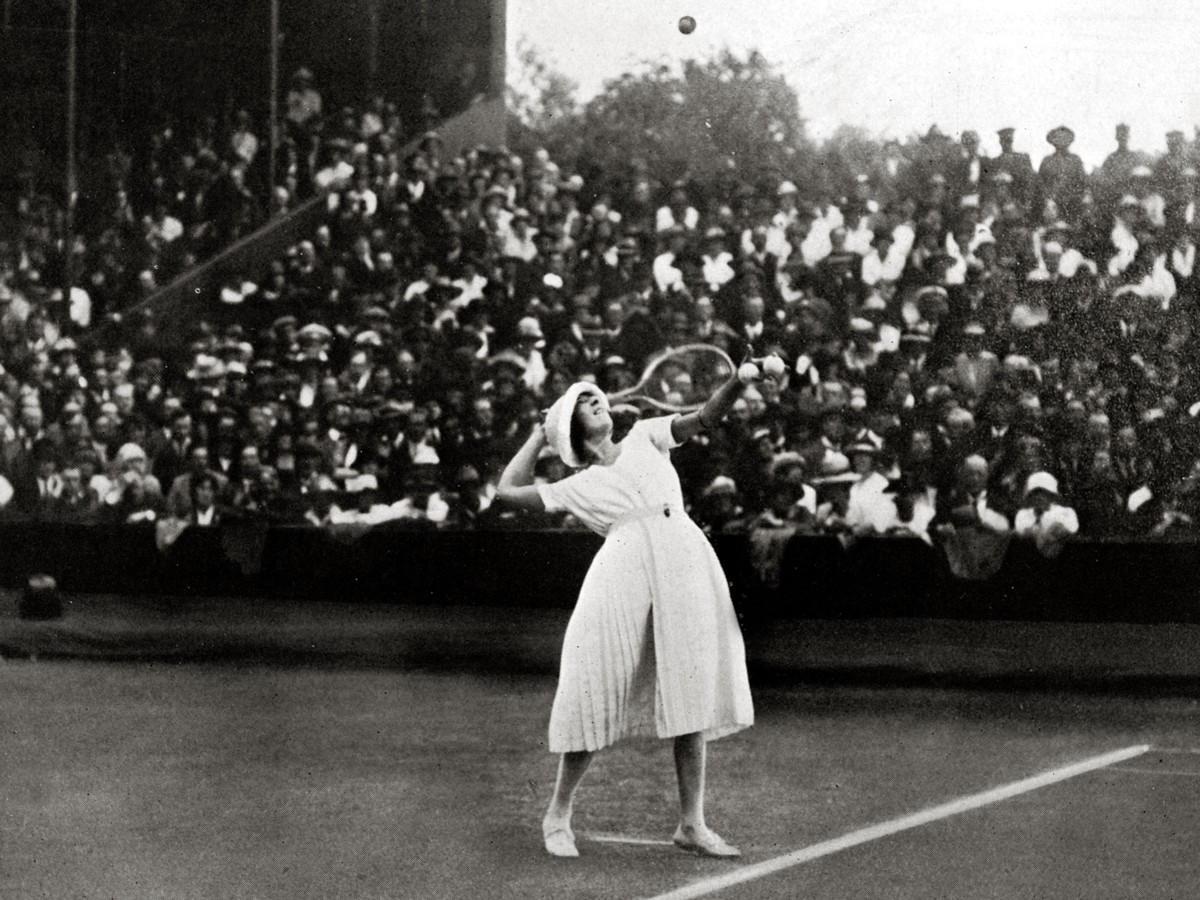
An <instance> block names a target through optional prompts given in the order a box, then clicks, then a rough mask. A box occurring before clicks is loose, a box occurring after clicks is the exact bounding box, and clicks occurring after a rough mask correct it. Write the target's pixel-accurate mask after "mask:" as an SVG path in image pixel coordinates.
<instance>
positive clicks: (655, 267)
mask: <svg viewBox="0 0 1200 900" xmlns="http://www.w3.org/2000/svg"><path fill="white" fill-rule="evenodd" d="M661 236H662V238H663V242H664V243H663V244H662V246H663V250H662V252H661V253H659V254H658V255H657V256H655V257H654V262H653V264H652V267H651V268H652V271H653V273H654V284H655V286H656V287H657V288H658V290H659V291H660V292H661V293H667V292H669V291H674V290H679V289H681V288H682V287H683V286H684V281H683V268H682V264H683V253H684V250H685V249H686V247H687V233H686V232H685V231H684V230H683V228H682V227H679V226H675V227H671V228H668V229H665V230H664V231H662V232H661Z"/></svg>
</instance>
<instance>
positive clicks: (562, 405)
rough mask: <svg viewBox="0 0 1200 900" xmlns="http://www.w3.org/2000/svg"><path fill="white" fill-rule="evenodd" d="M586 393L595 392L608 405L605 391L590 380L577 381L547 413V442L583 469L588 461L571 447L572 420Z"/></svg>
mask: <svg viewBox="0 0 1200 900" xmlns="http://www.w3.org/2000/svg"><path fill="white" fill-rule="evenodd" d="M584 394H595V395H596V396H597V397H599V398H601V399H602V400H603V401H604V405H605V406H608V397H606V396H605V394H604V391H602V390H600V388H598V387H596V385H594V384H592V383H591V382H589V381H577V382H575V383H574V384H573V385H571V386H570V387H569V388H567V390H566V392H565V393H564V394H563V395H562V396H561V397H559V398H558V399H557V400H555V401H554V405H553V406H551V407H550V411H549V412H548V413H546V426H545V428H546V442H547V443H548V444H549V445H550V449H552V450H553V451H554V452H555V453H557V454H558V455H559V457H561V459H562V461H563V462H565V463H566V464H567V465H568V466H571V467H572V468H575V469H581V468H583V466H585V465H586V463H585V462H584V461H583V460H581V459H580V458H579V457H578V456H576V455H575V450H574V449H573V448H572V447H571V420H572V418H574V416H575V405H576V404H577V403H578V402H579V398H580V397H581V396H582V395H584Z"/></svg>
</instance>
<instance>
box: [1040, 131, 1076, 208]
mask: <svg viewBox="0 0 1200 900" xmlns="http://www.w3.org/2000/svg"><path fill="white" fill-rule="evenodd" d="M1046 142H1047V143H1048V144H1050V145H1051V146H1052V147H1054V152H1053V153H1051V154H1050V155H1049V156H1047V157H1046V158H1045V159H1043V160H1042V164H1041V166H1040V167H1039V169H1038V186H1039V189H1040V197H1041V201H1042V202H1043V203H1044V202H1045V201H1047V200H1052V201H1054V203H1055V204H1056V205H1057V206H1058V208H1059V210H1060V211H1061V212H1062V214H1063V217H1064V218H1065V219H1066V220H1067V221H1069V222H1071V221H1077V220H1078V218H1079V214H1080V212H1081V210H1082V202H1083V192H1084V190H1086V188H1087V175H1086V173H1085V171H1084V168H1083V160H1081V159H1080V158H1079V156H1077V155H1076V154H1074V153H1072V152H1071V150H1070V147H1071V144H1073V143H1074V142H1075V132H1073V131H1072V130H1071V129H1070V128H1067V127H1066V126H1065V125H1060V126H1059V127H1058V128H1052V129H1051V130H1050V131H1049V133H1048V134H1047V135H1046Z"/></svg>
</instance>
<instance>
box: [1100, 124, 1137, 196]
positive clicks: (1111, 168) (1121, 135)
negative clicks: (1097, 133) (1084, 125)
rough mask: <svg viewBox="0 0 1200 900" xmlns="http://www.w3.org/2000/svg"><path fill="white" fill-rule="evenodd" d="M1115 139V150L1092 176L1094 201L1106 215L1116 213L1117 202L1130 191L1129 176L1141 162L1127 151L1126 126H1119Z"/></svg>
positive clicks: (1127, 127)
mask: <svg viewBox="0 0 1200 900" xmlns="http://www.w3.org/2000/svg"><path fill="white" fill-rule="evenodd" d="M1115 137H1116V141H1117V149H1116V150H1114V151H1113V152H1112V153H1110V154H1108V156H1106V157H1105V158H1104V162H1103V163H1101V165H1100V168H1099V169H1097V170H1096V173H1095V175H1094V176H1093V181H1094V183H1095V185H1096V195H1097V196H1096V200H1097V202H1098V203H1099V204H1100V207H1101V209H1103V210H1104V211H1105V213H1106V214H1108V215H1112V214H1113V213H1114V212H1115V211H1116V205H1117V201H1118V200H1119V199H1120V198H1121V197H1122V196H1124V195H1125V194H1128V193H1129V192H1130V190H1131V189H1132V183H1131V180H1130V175H1131V174H1132V172H1133V170H1134V167H1136V166H1137V165H1139V164H1140V162H1141V159H1140V158H1139V156H1138V154H1137V153H1134V152H1133V151H1132V150H1130V149H1129V126H1128V125H1126V124H1125V123H1123V122H1122V123H1121V124H1119V125H1118V126H1117V127H1116V134H1115Z"/></svg>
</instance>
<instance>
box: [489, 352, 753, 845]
mask: <svg viewBox="0 0 1200 900" xmlns="http://www.w3.org/2000/svg"><path fill="white" fill-rule="evenodd" d="M748 369H749V367H744V371H743V375H744V376H745V377H746V382H745V383H748V382H749V381H750V380H756V379H754V378H752V377H751V375H750V372H749V371H748ZM743 386H744V383H743V382H742V381H739V379H738V378H737V377H736V376H735V377H733V378H731V379H730V380H729V381H728V382H727V383H726V384H724V385H723V386H721V387H720V388H719V389H718V390H717V391H716V392H715V393H714V394H713V395H712V397H710V398H709V400H708V401H707V403H705V405H704V406H703V407H702V408H701V409H700V410H699V411H698V412H693V413H688V414H686V415H675V416H660V417H656V418H651V419H646V420H642V421H639V422H637V423H636V424H635V425H634V426H633V429H632V430H631V431H630V432H629V434H628V435H627V436H626V437H625V438H624V440H622V441H621V442H620V443H614V442H613V439H612V432H613V422H612V417H611V415H610V413H609V404H608V398H607V397H606V396H605V395H604V393H603V392H602V391H601V390H600V389H599V388H598V387H596V386H595V385H594V384H589V383H586V382H580V383H577V384H574V385H572V386H571V387H570V388H569V389H568V390H567V392H566V393H565V394H564V395H563V396H562V397H560V398H559V399H558V400H557V401H556V402H555V404H554V405H553V406H552V407H551V408H550V410H549V413H548V414H547V416H546V421H545V425H544V426H543V425H540V424H539V425H536V426H535V427H534V429H533V432H532V433H531V434H530V436H529V439H528V440H527V441H526V442H525V444H524V446H523V447H522V448H521V449H520V450H519V451H518V452H517V454H516V456H514V457H513V459H512V461H511V462H510V463H509V464H508V466H507V468H505V470H504V473H503V475H502V476H501V478H500V483H499V487H498V492H497V497H498V499H501V500H502V501H506V502H508V503H509V504H512V505H514V506H517V507H521V508H525V509H531V510H549V511H555V510H568V511H570V512H571V513H572V514H573V515H575V516H576V517H577V518H578V519H580V521H582V522H583V523H584V524H585V525H587V526H588V527H589V528H590V529H591V530H593V531H595V532H597V533H598V534H601V535H604V536H605V538H606V540H605V542H604V545H603V546H602V547H601V548H600V551H599V552H598V553H597V554H596V557H595V559H594V560H593V561H592V564H591V567H590V568H589V569H588V573H587V576H586V578H585V579H584V582H583V586H582V588H581V590H580V594H579V600H578V602H577V604H576V606H575V610H574V612H573V613H572V615H571V621H570V623H569V624H568V626H567V633H566V636H565V639H564V642H563V654H562V665H561V670H560V676H559V684H558V691H557V693H556V695H555V698H554V706H553V709H552V711H551V715H550V743H549V746H550V750H551V752H554V753H560V754H562V756H561V761H560V764H559V769H558V779H557V782H556V785H555V789H554V796H553V798H552V799H551V802H550V808H549V810H548V811H547V812H546V816H545V818H544V820H543V822H542V832H543V837H544V839H545V845H546V850H547V851H548V852H549V853H551V854H552V855H555V856H578V855H579V854H578V851H577V850H576V847H575V837H574V834H573V833H572V831H571V803H572V798H573V797H574V793H575V788H576V787H577V786H578V784H579V781H580V779H581V778H582V777H583V774H584V772H585V771H586V770H587V767H588V764H589V762H590V761H591V757H592V754H593V753H594V752H595V751H597V750H599V749H601V748H603V747H607V746H609V745H610V744H613V743H615V742H616V741H618V740H620V739H622V738H625V737H631V736H634V735H657V736H658V737H660V738H673V739H674V744H675V768H676V774H677V776H678V780H679V800H680V821H679V827H678V828H677V829H676V831H675V835H674V842H675V844H676V845H677V846H679V847H680V848H682V849H684V850H689V851H692V852H695V853H700V854H702V855H707V856H719V857H731V856H737V855H738V850H737V848H735V847H733V846H731V845H730V844H728V843H726V842H725V840H723V839H722V838H721V837H720V836H719V835H718V834H717V833H716V832H714V831H712V830H711V829H709V828H708V826H707V824H706V823H705V820H704V769H705V743H706V741H708V740H712V739H714V738H718V737H722V736H724V735H727V734H732V733H733V732H735V731H739V730H740V729H743V728H746V727H748V726H750V725H751V724H753V722H754V707H753V703H752V702H751V698H750V685H749V681H748V679H747V676H746V662H745V650H744V647H743V644H742V635H741V631H740V630H739V628H738V623H737V618H736V616H735V614H734V610H733V604H732V602H731V601H730V597H729V588H728V584H727V582H726V579H725V574H724V572H723V571H722V569H721V564H720V562H718V560H717V557H716V554H715V553H714V552H713V550H712V547H711V546H710V545H709V543H708V540H707V539H706V538H705V536H704V533H703V532H702V531H701V530H700V529H699V528H698V527H697V526H696V525H695V523H693V522H692V520H691V519H690V518H689V517H688V515H687V513H686V512H684V509H683V495H682V492H681V490H680V486H679V476H678V475H677V474H676V472H675V469H674V467H673V466H672V465H671V460H670V456H669V451H670V450H671V448H672V447H677V446H679V445H680V444H681V443H683V442H684V441H687V440H688V439H690V438H692V437H693V436H695V435H697V434H699V433H700V432H701V431H703V430H705V429H706V428H710V427H712V426H714V425H716V424H717V423H718V422H719V421H720V420H721V418H722V417H723V416H724V415H725V414H726V413H727V412H728V411H729V409H730V407H731V406H732V405H733V403H734V401H735V400H736V399H737V397H738V395H739V394H740V393H741V391H742V388H743ZM547 445H548V446H549V447H550V448H551V449H552V450H553V451H554V452H555V453H557V454H558V455H559V456H561V457H562V459H563V460H564V461H565V462H566V463H567V464H568V465H570V466H573V467H576V468H582V469H583V471H581V472H578V473H576V474H575V475H573V476H571V477H569V478H566V479H564V480H562V481H559V482H557V483H555V484H549V485H536V486H535V485H533V484H532V482H533V470H534V465H535V463H536V462H537V459H538V456H539V454H541V453H542V451H543V449H544V448H545V447H546V446H547Z"/></svg>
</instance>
